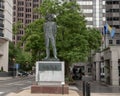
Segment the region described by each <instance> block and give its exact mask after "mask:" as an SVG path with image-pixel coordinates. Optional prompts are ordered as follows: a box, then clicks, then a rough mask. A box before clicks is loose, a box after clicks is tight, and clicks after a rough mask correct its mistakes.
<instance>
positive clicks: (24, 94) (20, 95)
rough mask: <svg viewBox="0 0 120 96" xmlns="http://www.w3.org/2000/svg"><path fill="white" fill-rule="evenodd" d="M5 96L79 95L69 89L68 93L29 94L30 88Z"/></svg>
mask: <svg viewBox="0 0 120 96" xmlns="http://www.w3.org/2000/svg"><path fill="white" fill-rule="evenodd" d="M6 96H80V95H79V94H78V93H77V92H76V91H74V90H69V94H38V93H36V94H33V93H32V94H31V92H30V89H27V90H23V91H21V92H19V93H17V94H16V93H10V94H8V95H6Z"/></svg>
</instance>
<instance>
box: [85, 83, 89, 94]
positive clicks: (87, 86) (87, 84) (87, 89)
mask: <svg viewBox="0 0 120 96" xmlns="http://www.w3.org/2000/svg"><path fill="white" fill-rule="evenodd" d="M85 93H86V96H90V84H89V83H88V82H87V83H86V92H85Z"/></svg>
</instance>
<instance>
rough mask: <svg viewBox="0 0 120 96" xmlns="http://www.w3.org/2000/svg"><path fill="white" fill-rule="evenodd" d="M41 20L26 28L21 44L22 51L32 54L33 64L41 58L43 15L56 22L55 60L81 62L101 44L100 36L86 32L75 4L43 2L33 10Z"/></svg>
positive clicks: (52, 1)
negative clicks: (56, 54) (56, 53)
mask: <svg viewBox="0 0 120 96" xmlns="http://www.w3.org/2000/svg"><path fill="white" fill-rule="evenodd" d="M35 10H36V12H38V13H40V14H41V15H42V18H40V19H38V20H36V21H34V22H32V23H31V24H30V25H28V26H27V28H26V32H25V36H24V38H23V41H25V42H26V50H29V51H32V52H33V53H32V55H33V57H35V59H34V60H37V59H38V58H39V59H42V58H43V57H44V56H45V48H44V46H45V45H44V35H43V34H44V33H43V23H44V22H45V19H44V17H45V16H46V14H48V13H51V14H53V15H54V16H55V19H54V20H55V22H57V29H58V31H57V40H56V42H57V52H58V58H60V59H61V60H64V61H66V62H68V63H73V62H78V61H84V60H86V57H87V56H88V55H89V53H90V51H91V49H94V50H96V49H98V48H99V47H100V44H101V35H100V32H99V31H98V30H96V29H90V28H86V20H85V17H84V15H83V14H82V12H81V10H80V7H79V5H78V4H77V3H76V2H65V1H63V2H59V0H44V1H43V3H42V5H41V6H40V7H38V8H36V9H35Z"/></svg>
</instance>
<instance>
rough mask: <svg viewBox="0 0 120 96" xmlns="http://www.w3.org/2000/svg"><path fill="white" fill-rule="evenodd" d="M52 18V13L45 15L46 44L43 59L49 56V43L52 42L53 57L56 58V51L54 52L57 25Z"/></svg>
mask: <svg viewBox="0 0 120 96" xmlns="http://www.w3.org/2000/svg"><path fill="white" fill-rule="evenodd" d="M52 20H53V15H52V14H48V15H47V16H46V22H45V24H44V33H45V44H46V57H45V59H49V58H50V43H51V44H52V48H53V55H54V58H55V59H57V52H56V32H57V25H56V22H53V21H52Z"/></svg>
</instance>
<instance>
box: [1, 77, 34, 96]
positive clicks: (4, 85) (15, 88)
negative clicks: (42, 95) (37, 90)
mask: <svg viewBox="0 0 120 96" xmlns="http://www.w3.org/2000/svg"><path fill="white" fill-rule="evenodd" d="M34 81H35V77H34V76H28V77H16V78H12V79H8V80H2V81H0V96H6V94H8V93H10V92H15V93H16V92H19V91H21V90H24V89H25V88H28V87H30V86H31V85H32V84H33V83H34Z"/></svg>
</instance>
